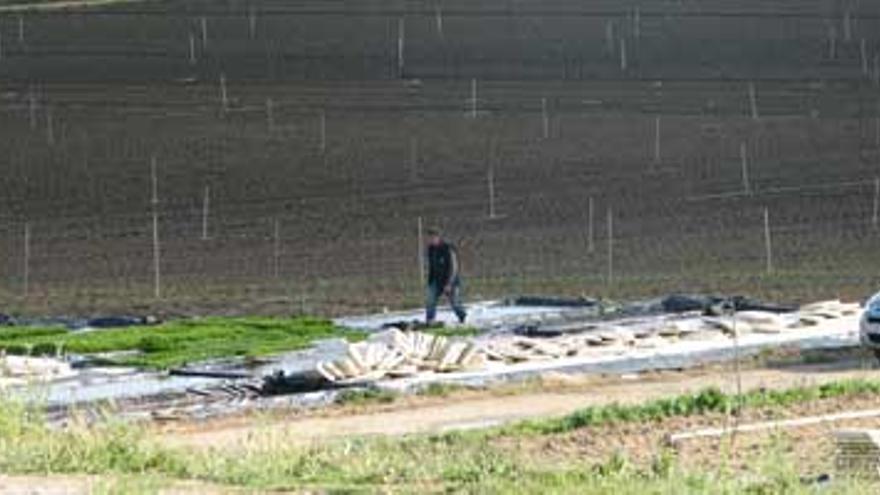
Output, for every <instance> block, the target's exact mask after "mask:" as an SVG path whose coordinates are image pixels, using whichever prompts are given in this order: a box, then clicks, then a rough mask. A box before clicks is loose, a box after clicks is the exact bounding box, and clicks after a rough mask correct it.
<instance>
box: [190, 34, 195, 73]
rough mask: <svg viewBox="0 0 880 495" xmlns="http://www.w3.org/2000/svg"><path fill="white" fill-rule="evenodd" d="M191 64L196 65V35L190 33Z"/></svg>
mask: <svg viewBox="0 0 880 495" xmlns="http://www.w3.org/2000/svg"><path fill="white" fill-rule="evenodd" d="M189 65H196V35H194V34H193V33H189Z"/></svg>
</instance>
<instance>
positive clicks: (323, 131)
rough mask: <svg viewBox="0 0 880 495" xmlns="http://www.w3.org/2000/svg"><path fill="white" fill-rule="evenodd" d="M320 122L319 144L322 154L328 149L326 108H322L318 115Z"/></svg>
mask: <svg viewBox="0 0 880 495" xmlns="http://www.w3.org/2000/svg"><path fill="white" fill-rule="evenodd" d="M318 120H319V122H318V124H319V127H320V128H319V129H318V132H319V134H320V135H319V136H318V138H319V141H318V146H319V148H320V150H321V154H322V155H323V154H324V152H326V151H327V112H326V111H325V110H323V109H322V110H321V114H320V115H319V116H318Z"/></svg>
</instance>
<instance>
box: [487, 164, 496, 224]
mask: <svg viewBox="0 0 880 495" xmlns="http://www.w3.org/2000/svg"><path fill="white" fill-rule="evenodd" d="M486 182H487V185H488V187H489V218H495V167H493V166H492V164H491V163H490V164H489V171H488V173H487V177H486Z"/></svg>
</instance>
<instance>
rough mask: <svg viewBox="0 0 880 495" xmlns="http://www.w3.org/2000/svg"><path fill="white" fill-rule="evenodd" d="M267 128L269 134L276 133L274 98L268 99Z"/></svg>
mask: <svg viewBox="0 0 880 495" xmlns="http://www.w3.org/2000/svg"><path fill="white" fill-rule="evenodd" d="M266 128H268V129H269V132H274V131H275V102H273V101H272V98H266Z"/></svg>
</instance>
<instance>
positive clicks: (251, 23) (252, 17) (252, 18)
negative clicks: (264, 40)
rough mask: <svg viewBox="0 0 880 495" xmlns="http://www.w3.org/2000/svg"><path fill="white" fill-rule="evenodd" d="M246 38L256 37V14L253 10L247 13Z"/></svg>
mask: <svg viewBox="0 0 880 495" xmlns="http://www.w3.org/2000/svg"><path fill="white" fill-rule="evenodd" d="M248 37H249V38H250V39H254V38H256V37H257V12H256V11H255V10H254V9H253V8H251V9H250V10H249V11H248Z"/></svg>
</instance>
